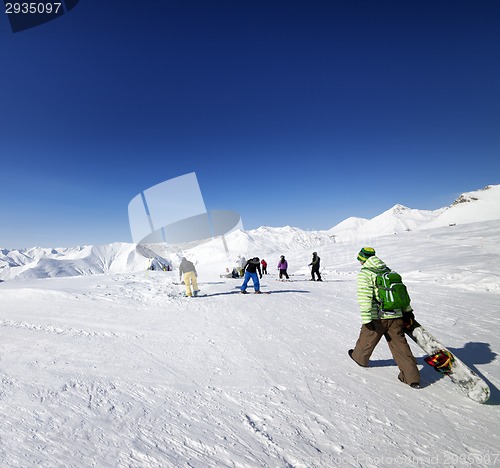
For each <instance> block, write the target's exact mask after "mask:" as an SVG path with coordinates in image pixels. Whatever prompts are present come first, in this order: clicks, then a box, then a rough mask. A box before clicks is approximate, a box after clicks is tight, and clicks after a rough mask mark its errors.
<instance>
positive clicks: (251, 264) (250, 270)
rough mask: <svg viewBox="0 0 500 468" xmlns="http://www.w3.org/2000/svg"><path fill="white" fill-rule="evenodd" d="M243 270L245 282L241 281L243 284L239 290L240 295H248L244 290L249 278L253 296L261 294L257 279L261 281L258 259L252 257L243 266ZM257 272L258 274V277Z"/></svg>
mask: <svg viewBox="0 0 500 468" xmlns="http://www.w3.org/2000/svg"><path fill="white" fill-rule="evenodd" d="M244 270H245V280H244V281H243V284H242V285H241V288H240V290H241V292H242V294H248V293H247V291H246V289H247V286H248V282H249V281H250V278H251V279H252V282H253V288H254V289H255V294H261V292H260V282H259V277H260V278H261V279H262V272H261V270H260V259H259V257H254V258H251V259H250V260H248V261H247V263H246V264H245V268H244ZM257 272H258V273H259V274H258V275H257Z"/></svg>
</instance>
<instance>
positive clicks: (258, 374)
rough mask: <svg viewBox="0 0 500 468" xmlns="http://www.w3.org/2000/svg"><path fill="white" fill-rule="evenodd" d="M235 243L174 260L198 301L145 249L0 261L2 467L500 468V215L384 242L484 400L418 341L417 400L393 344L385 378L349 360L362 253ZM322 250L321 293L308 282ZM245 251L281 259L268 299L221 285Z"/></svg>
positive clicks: (380, 358) (354, 247)
mask: <svg viewBox="0 0 500 468" xmlns="http://www.w3.org/2000/svg"><path fill="white" fill-rule="evenodd" d="M485 193H486V192H485ZM476 198H477V197H476ZM476 202H477V201H471V202H464V204H467V205H472V204H473V203H476ZM452 209H454V207H452V208H450V209H449V210H452ZM469 220H470V218H469ZM361 225H366V223H361ZM280 239H281V242H280ZM226 241H227V245H228V247H229V250H230V258H229V259H227V258H226V256H225V253H224V249H223V247H222V242H221V241H220V240H219V239H215V240H213V241H211V242H209V243H207V244H204V245H201V246H198V247H196V248H193V249H190V250H185V251H182V252H180V251H179V252H172V255H171V259H172V261H173V263H174V266H176V265H178V259H179V256H180V255H182V254H183V255H186V256H187V257H188V258H189V259H191V260H193V261H194V262H195V264H196V267H197V269H198V277H199V282H200V288H201V292H202V294H205V295H206V296H205V297H199V298H185V297H183V296H182V295H181V293H182V291H183V288H184V287H183V286H182V285H181V284H179V276H178V271H177V270H174V271H171V272H164V271H149V270H146V268H147V266H148V260H147V259H145V258H144V257H142V256H141V255H139V253H138V251H137V249H135V246H133V245H132V244H112V245H109V246H99V247H92V246H90V247H84V248H79V249H69V250H68V251H65V252H62V249H46V250H43V249H32V250H26V251H22V252H21V251H0V254H1V255H3V257H0V259H1V258H3V262H4V263H3V268H2V269H1V270H0V271H3V275H4V276H3V277H2V278H3V279H4V280H5V281H3V282H0V327H1V328H0V330H1V333H2V338H1V340H0V376H1V379H0V412H1V414H2V422H1V424H0V465H1V466H23V467H24V466H49V467H52V466H58V467H59V466H68V467H83V466H96V467H108V466H109V467H115V466H120V467H342V466H346V467H363V468H372V467H374V468H375V467H377V468H378V467H389V466H391V467H392V466H450V467H462V466H467V465H468V466H481V467H482V466H500V456H499V455H498V454H499V447H500V433H499V430H498V429H499V422H498V421H499V420H500V410H499V408H500V407H499V405H500V392H499V388H500V366H499V358H498V353H499V350H500V317H499V311H500V271H499V268H498V265H499V263H500V220H490V221H481V220H478V221H476V222H469V223H467V224H464V223H457V224H456V225H454V226H449V225H448V224H446V225H445V226H444V227H438V228H432V229H425V230H410V231H406V230H405V231H402V232H399V233H398V234H397V235H394V234H390V235H386V236H379V237H373V238H372V239H371V241H372V242H370V245H371V246H372V247H374V248H375V249H376V251H377V254H378V255H379V256H380V257H381V258H382V259H383V260H384V261H385V262H386V263H387V264H388V265H389V266H391V267H392V268H394V269H395V270H397V271H398V272H399V273H400V274H401V275H402V276H403V278H404V280H405V283H406V284H407V286H408V288H409V290H410V294H411V297H412V305H413V308H414V310H415V314H416V317H417V319H418V320H419V322H420V323H422V324H423V325H424V326H425V327H426V328H427V329H428V330H429V331H430V332H431V333H432V334H433V335H434V336H435V337H436V338H438V339H439V340H440V341H442V343H443V344H444V345H445V346H446V347H448V349H450V350H451V351H453V352H454V353H456V355H457V356H458V357H459V358H460V359H461V360H462V361H463V362H464V363H466V364H467V365H468V366H469V367H471V368H472V369H473V370H475V371H476V372H477V373H478V374H479V375H481V376H482V377H483V378H484V379H485V381H486V382H487V383H488V384H489V385H490V388H491V398H490V400H489V402H488V403H487V404H484V405H480V404H478V403H475V402H474V401H472V400H469V399H468V398H467V397H466V396H465V395H464V394H463V393H462V392H461V391H460V390H459V389H458V388H457V387H456V386H454V385H453V383H452V382H451V381H450V379H449V378H447V377H442V376H441V375H439V374H438V373H437V372H435V371H434V370H433V369H432V368H430V367H429V366H427V365H426V364H425V363H424V361H423V357H424V354H423V352H422V351H421V350H420V348H418V347H417V346H416V345H414V343H410V346H411V348H412V350H413V352H414V354H415V356H416V357H417V363H418V367H419V369H420V370H421V383H422V389H420V390H415V389H412V388H410V387H408V386H406V385H404V384H402V383H400V382H399V381H398V380H397V375H398V370H397V367H396V365H395V362H394V361H393V359H392V357H391V354H390V352H389V349H388V347H387V344H386V343H385V341H384V340H382V341H381V343H380V344H379V346H378V347H377V348H376V350H375V352H374V354H373V356H372V361H371V367H370V368H361V367H358V366H357V365H356V364H355V363H354V362H353V361H352V360H351V359H350V358H349V356H348V355H347V350H348V349H349V348H351V347H353V346H354V344H355V342H356V339H357V337H358V332H359V327H360V316H359V310H358V306H357V302H356V275H357V272H358V271H359V264H358V263H357V262H356V255H357V252H358V251H359V249H360V247H362V246H363V245H364V241H361V240H353V241H347V240H346V241H344V242H339V240H338V239H334V238H331V237H330V236H329V235H328V233H318V232H311V233H307V232H304V231H300V230H297V229H295V228H290V227H284V228H274V229H273V228H265V227H263V228H260V229H259V230H255V231H250V232H241V231H240V232H235V233H232V234H231V235H229V236H227V239H226ZM313 251H317V252H318V254H319V255H320V257H321V262H322V274H323V278H324V282H322V283H319V282H311V281H309V276H310V274H309V268H308V266H307V265H308V263H310V261H311V254H312V252H313ZM167 253H168V252H167ZM282 254H283V255H285V256H286V258H287V260H288V262H289V265H290V266H289V273H290V275H291V276H290V278H291V281H289V282H280V281H277V274H276V273H277V270H276V264H277V262H278V259H279V256H280V255H282ZM238 255H244V256H246V257H247V258H248V257H250V256H259V257H261V258H263V257H264V258H265V259H266V260H267V261H268V264H269V267H268V269H269V272H270V274H269V275H265V276H264V278H263V279H262V281H261V286H262V290H263V291H267V292H270V293H271V294H262V295H253V294H249V295H242V294H240V293H239V290H238V289H237V288H238V287H239V286H240V285H241V280H240V279H229V278H225V277H221V274H224V273H225V269H226V268H232V266H233V262H234V261H235V260H236V259H237V257H238ZM96 259H100V260H99V261H97V260H96ZM49 260H50V262H49ZM33 261H35V262H36V263H35V265H32V267H31V268H28V267H27V265H29V264H32V263H33ZM61 262H62V263H61ZM40 265H42V266H43V268H40ZM96 265H97V266H96ZM22 268H24V269H25V270H23V271H25V272H28V271H29V272H30V273H29V274H28V273H26V274H25V275H24V276H23V275H21V274H15V275H14V274H12V270H15V271H18V272H19V271H20V270H19V269H22ZM71 268H73V269H75V271H77V273H76V274H78V276H68V272H70V269H71ZM57 272H59V274H57ZM249 291H250V292H251V291H252V288H251V287H250V288H249Z"/></svg>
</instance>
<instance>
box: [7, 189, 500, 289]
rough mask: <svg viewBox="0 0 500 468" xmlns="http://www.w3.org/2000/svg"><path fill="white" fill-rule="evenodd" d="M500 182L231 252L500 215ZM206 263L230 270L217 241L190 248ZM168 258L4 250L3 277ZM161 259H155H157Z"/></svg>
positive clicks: (263, 251) (265, 237)
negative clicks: (441, 204) (449, 199)
mask: <svg viewBox="0 0 500 468" xmlns="http://www.w3.org/2000/svg"><path fill="white" fill-rule="evenodd" d="M499 207H500V185H493V186H487V187H485V188H484V189H482V190H477V191H474V192H468V193H463V194H462V195H460V196H459V197H458V198H457V199H456V200H455V201H454V202H453V203H452V204H451V205H450V206H448V207H445V208H441V209H438V210H434V211H428V210H418V209H412V208H408V207H405V206H403V205H400V204H397V205H395V206H393V207H392V208H390V209H389V210H387V211H385V212H384V213H382V214H380V215H378V216H375V217H374V218H372V219H364V218H356V217H350V218H347V219H346V220H344V221H342V222H341V223H339V224H337V225H336V226H334V227H332V228H331V229H329V230H327V231H304V230H302V229H299V228H294V227H290V226H286V227H278V228H274V227H267V226H262V227H260V228H258V229H255V230H251V231H235V232H233V233H231V234H230V235H228V236H227V239H226V241H227V245H228V246H229V250H230V255H231V256H234V257H236V256H238V255H243V256H247V257H248V256H249V255H254V254H255V253H256V252H258V253H259V254H260V255H261V256H264V255H267V256H270V255H274V254H282V253H286V252H293V251H298V250H301V249H304V248H310V249H316V248H319V247H320V246H322V245H327V244H331V243H338V242H355V241H357V240H359V241H361V240H367V239H374V238H378V237H381V236H386V235H392V234H397V233H403V232H407V231H413V230H422V229H431V228H437V227H445V226H454V225H457V224H466V223H473V222H481V221H488V220H496V219H500V209H499ZM183 254H186V251H178V250H176V249H175V248H172V249H170V250H169V251H168V252H165V254H164V257H168V261H172V262H173V263H174V264H175V263H176V262H177V261H178V260H179V257H180V256H181V255H183ZM189 255H192V256H194V257H195V258H197V259H198V260H199V261H201V262H203V260H204V259H205V258H207V259H210V261H211V262H212V263H213V264H214V265H216V267H217V268H221V269H222V268H227V267H228V266H230V265H229V264H228V259H227V258H226V255H225V253H224V250H223V249H222V248H221V242H220V240H218V239H215V240H213V241H211V242H208V243H206V244H203V245H202V246H199V247H196V248H194V249H192V251H191V250H190V251H189ZM152 258H153V262H155V261H164V259H163V258H162V256H161V255H158V254H156V255H155V254H154V253H151V252H145V251H144V249H138V248H136V245H135V244H131V243H120V242H117V243H112V244H107V245H100V246H84V247H72V248H40V247H33V248H30V249H20V250H6V249H3V250H0V280H3V281H5V280H9V279H13V278H17V279H32V278H50V277H65V276H78V275H93V274H102V273H125V272H134V271H140V270H146V269H147V268H148V266H150V264H151V263H150V262H151V261H152V260H151V259H152ZM155 258H156V259H155Z"/></svg>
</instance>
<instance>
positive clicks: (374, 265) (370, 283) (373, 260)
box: [358, 256, 412, 324]
mask: <svg viewBox="0 0 500 468" xmlns="http://www.w3.org/2000/svg"><path fill="white" fill-rule="evenodd" d="M385 268H387V266H386V264H385V263H384V262H383V261H382V260H380V258H378V257H375V256H373V257H370V258H369V259H368V260H367V261H366V262H365V263H364V264H363V266H362V267H361V271H360V272H359V273H358V303H359V308H360V310H361V322H362V323H363V324H365V323H369V322H371V321H372V320H377V319H394V318H400V317H402V316H403V313H402V311H394V312H388V313H387V312H379V301H380V297H379V294H378V289H377V286H376V285H375V279H376V278H377V274H376V273H374V272H373V271H371V270H372V269H373V270H383V269H385ZM410 310H412V309H411V307H408V308H407V309H406V310H405V312H407V311H410ZM379 314H381V315H379Z"/></svg>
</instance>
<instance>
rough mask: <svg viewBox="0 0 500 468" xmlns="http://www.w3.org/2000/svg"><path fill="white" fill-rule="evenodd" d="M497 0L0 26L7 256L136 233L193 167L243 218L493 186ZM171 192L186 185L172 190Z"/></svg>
mask: <svg viewBox="0 0 500 468" xmlns="http://www.w3.org/2000/svg"><path fill="white" fill-rule="evenodd" d="M499 20H500V2H498V1H495V0H482V1H481V2H477V1H460V0H453V1H452V0H440V1H435V0H432V1H428V0H418V1H416V0H415V1H413V0H409V1H404V2H402V1H400V0H398V1H384V0H380V1H371V0H370V1H358V0H350V1H335V0H325V1H300V2H295V1H272V0H266V1H252V2H248V1H239V0H236V1H234V0H232V1H229V0H228V1H219V0H214V1H210V2H207V1H195V0H193V1H189V0H186V1H180V0H177V1H168V0H164V1H163V0H141V1H140V2H132V1H125V0H107V1H105V2H103V1H102V0H80V2H79V4H78V5H77V6H76V7H75V8H74V9H73V10H71V11H70V12H68V13H67V14H65V15H64V16H62V17H60V18H58V19H56V20H54V21H50V22H48V23H46V24H44V25H41V26H38V27H35V28H32V29H28V30H25V31H21V32H17V33H12V31H11V29H10V25H9V22H8V20H7V17H6V15H2V17H0V63H1V73H0V85H1V89H2V98H1V103H2V105H1V107H0V161H1V168H2V178H1V183H0V206H1V217H0V247H3V248H21V247H30V246H34V245H40V246H45V247H61V246H74V245H84V244H101V243H109V242H114V241H126V242H129V241H131V235H130V230H129V225H128V215H127V206H128V203H129V201H130V200H131V199H132V198H133V197H134V196H135V195H137V194H138V193H139V192H141V191H142V190H144V189H147V188H148V187H151V186H152V185H155V184H157V183H159V182H162V181H164V180H167V179H170V178H172V177H177V176H179V175H182V174H186V173H189V172H193V171H194V172H196V174H197V176H198V181H199V183H200V186H201V189H202V192H203V195H204V199H205V203H206V205H207V208H209V209H226V210H234V211H237V212H239V213H240V214H241V216H242V220H243V223H244V226H245V228H246V229H252V228H256V227H259V226H261V225H268V226H284V225H292V226H297V227H301V228H304V229H328V228H330V227H332V226H333V225H335V224H337V223H338V222H340V221H342V220H343V219H345V218H346V217H348V216H360V217H367V218H370V217H373V216H376V215H377V214H379V213H381V212H382V211H385V210H386V209H388V208H390V207H391V206H392V205H394V204H396V203H402V204H405V205H407V206H410V207H412V208H420V209H437V208H440V207H442V206H445V205H448V204H450V203H451V202H452V201H453V199H454V197H456V196H457V195H459V194H460V193H461V192H464V191H470V190H474V189H477V188H481V187H483V186H484V185H486V184H497V183H500V180H499V179H500V177H499V175H500V162H499V161H500V157H499V156H500V56H499V55H500V28H499V27H498V24H499ZM179 197H182V194H179Z"/></svg>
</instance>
